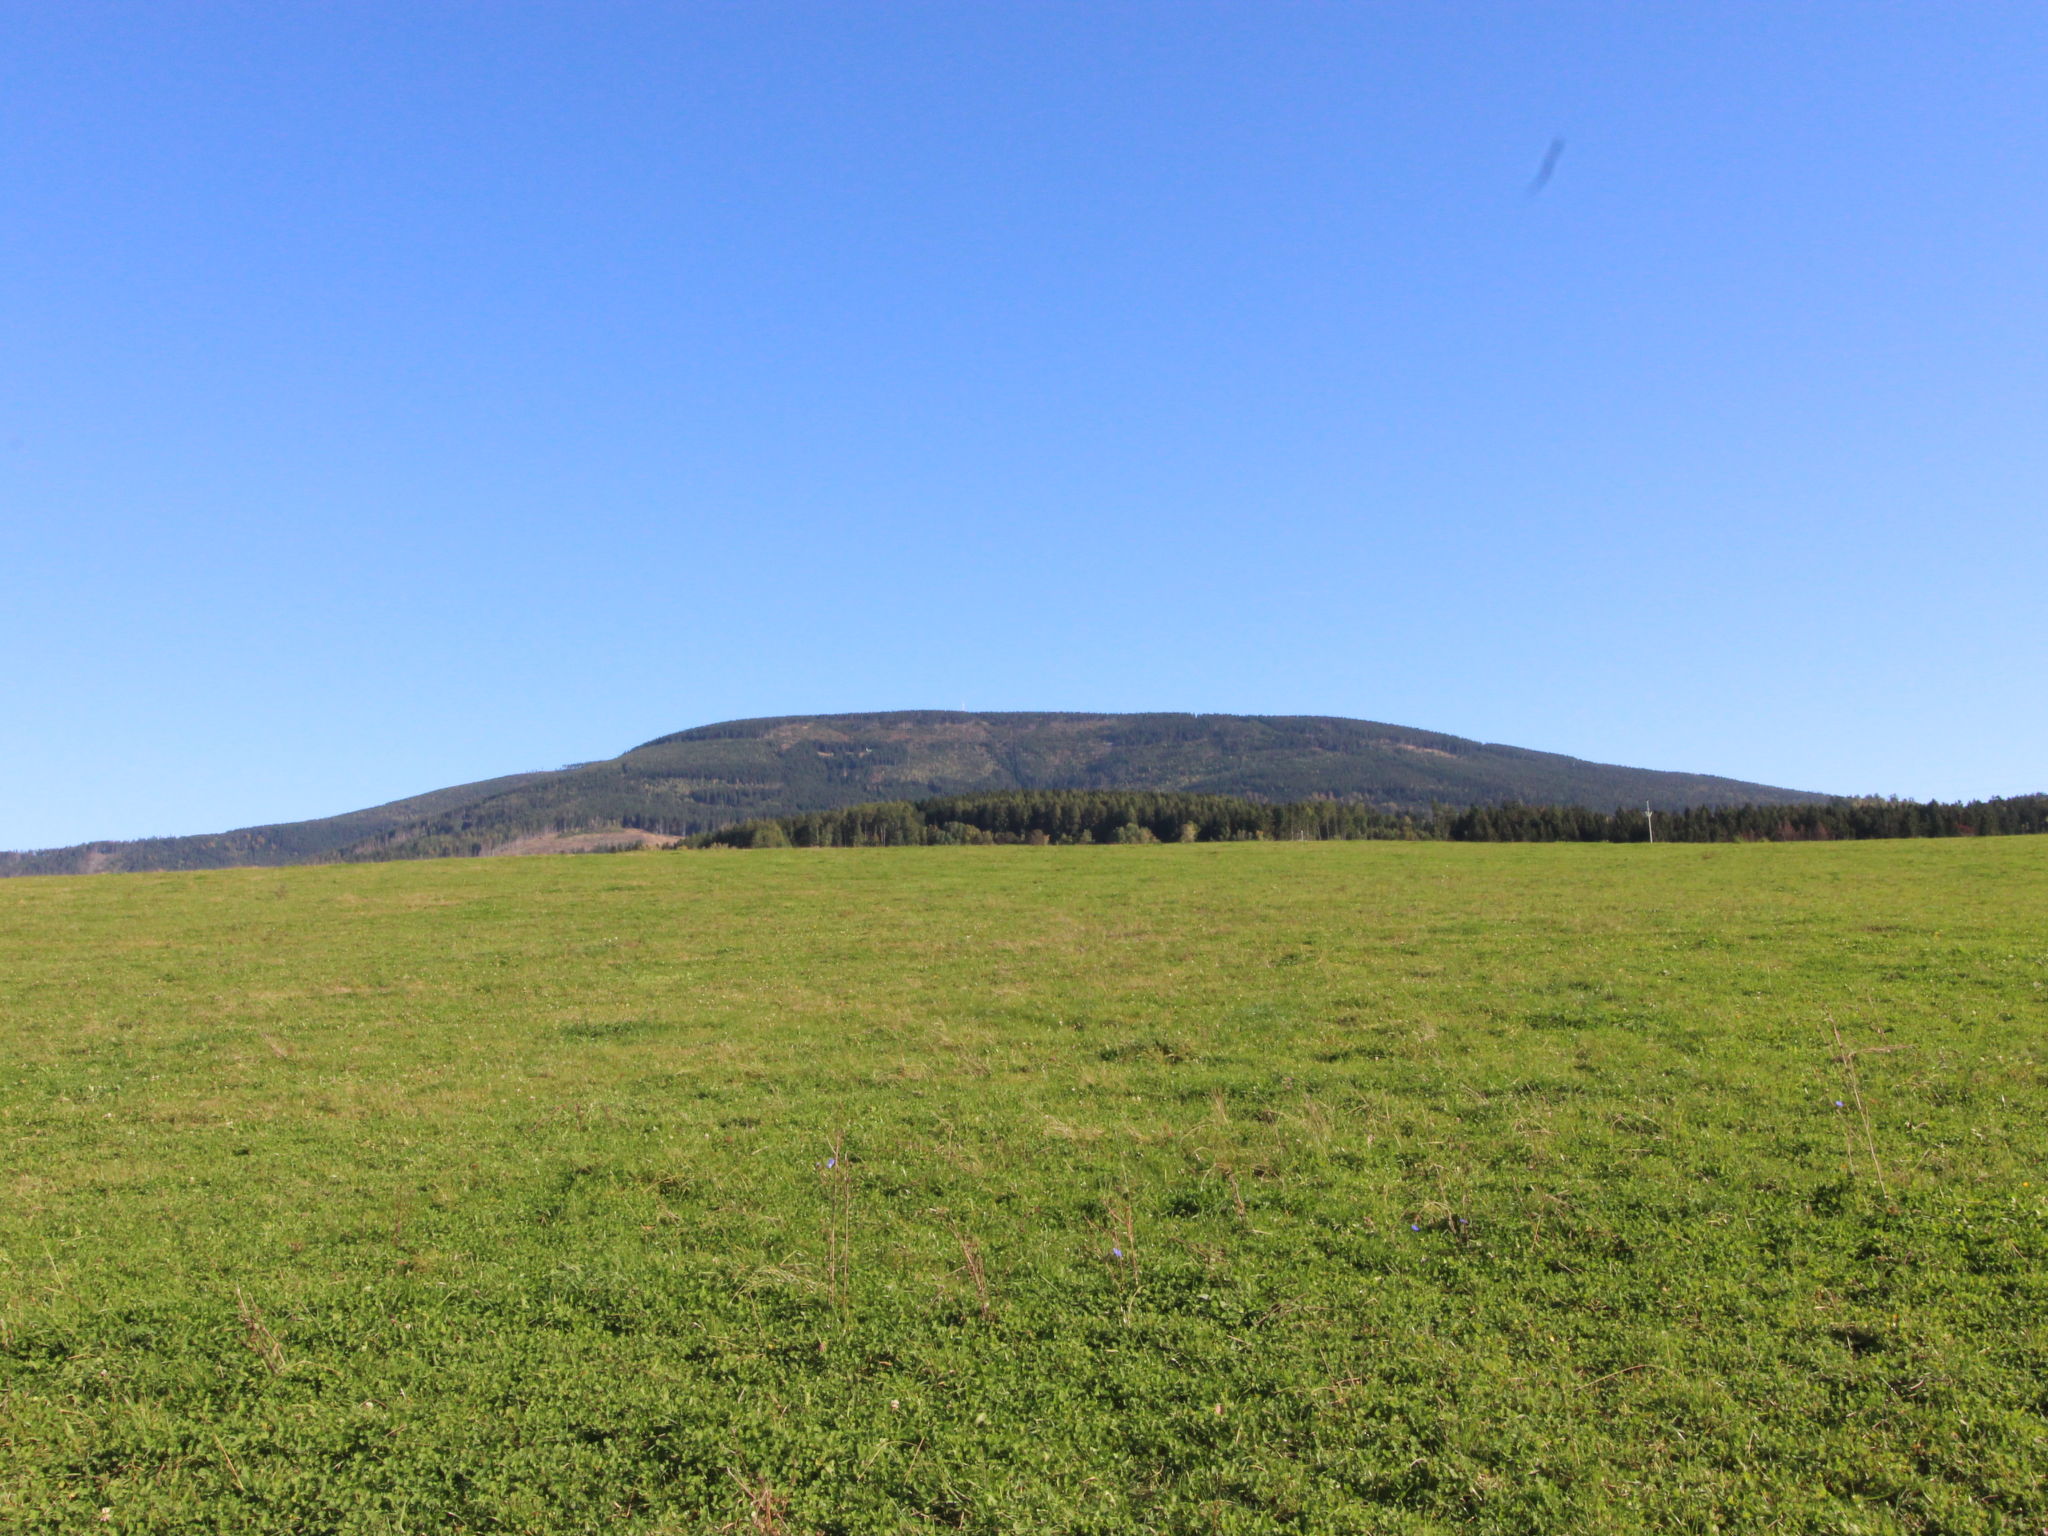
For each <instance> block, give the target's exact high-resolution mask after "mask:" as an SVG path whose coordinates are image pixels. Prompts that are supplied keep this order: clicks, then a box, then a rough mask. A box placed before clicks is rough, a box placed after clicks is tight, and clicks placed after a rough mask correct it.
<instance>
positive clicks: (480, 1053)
mask: <svg viewBox="0 0 2048 1536" xmlns="http://www.w3.org/2000/svg"><path fill="white" fill-rule="evenodd" d="M2044 981H2048V840H2044V839H2036V838H2005V839H1997V840H1984V841H1967V840H1957V841H1941V842H1900V843H1857V844H1832V845H1796V844H1787V845H1754V846H1747V845H1745V846H1671V847H1657V848H1643V847H1635V846H1605V845H1582V846H1540V845H1470V844H1466V845H1412V844H1398V843H1348V844H1238V845H1208V846H1191V847H1149V848H1148V847H1135V848H1050V849H1030V848H992V849H977V848H966V849H912V850H900V851H875V852H864V851H849V852H831V853H803V852H795V853H745V854H634V855H619V856H612V857H601V858H600V857H589V858H558V859H534V860H527V861H520V860H477V861H451V862H445V863H427V864H388V865H367V866H363V865H359V866H348V867H321V868H301V869H291V870H233V871H221V872H216V873H207V874H180V875H123V876H104V877H98V878H76V879H51V880H22V881H14V882H8V883H6V884H4V885H0V1146H4V1159H5V1162H4V1175H0V1176H4V1184H0V1188H4V1192H5V1203H4V1207H0V1529H7V1530H27V1531H61V1530H72V1529H87V1528H91V1529H107V1528H112V1529H129V1530H137V1531H151V1532H158V1531H162V1532H183V1531H193V1532H198V1531H209V1532H211V1531H264V1532H273V1531H275V1532H287V1531H307V1532H312V1531H321V1532H328V1531H332V1532H342V1531H348V1532H373V1531H374V1532H386V1531H416V1532H446V1531H533V1532H550V1531H595V1530H621V1531H678V1532H680V1531H712V1530H737V1531H770V1530H780V1531H786V1532H792V1533H793V1532H799V1531H819V1532H826V1531H843V1532H870V1531H874V1532H887V1531H922V1530H928V1529H931V1528H934V1527H937V1528H942V1529H949V1528H960V1529H966V1530H972V1531H982V1532H995V1531H1046V1532H1125V1531H1161V1532H1166V1531H1171V1532H1188V1533H1196V1532H1255V1531H1257V1532H1264V1531H1275V1530H1284V1531H1305V1532H1306V1531H1314V1532H1339V1531H1359V1532H1365V1531H1450V1530H1458V1531H1467V1530H1469V1531H1484V1532H1501V1533H1511V1532H1512V1533H1522V1532H1544V1531H1565V1530H1569V1531H1573V1532H1576V1533H1584V1532H1595V1531H1632V1530H1671V1531H1680V1530H1683V1531H1713V1530H1723V1531H1760V1530H1770V1529H1775V1530H1782V1531H1788V1532H1795V1531H1839V1532H1891V1531H1910V1532H1936V1531H1939V1532H1979V1531H1982V1532H1991V1531H2004V1532H2029V1533H2033V1532H2039V1531H2041V1530H2042V1529H2043V1528H2044V1526H2048V1494H2044V1492H2043V1483H2044V1480H2048V1200H2044V1189H2043V1180H2044V1173H2048V1168H2044V1164H2043V1153H2044V1150H2048V1079H2044V1074H2043V1065H2042V1063H2043V1052H2044V1046H2043V1028H2044V1025H2048V991H2044V985H2043V984H2044ZM1837 1031H1838V1032H1839V1035H1838V1034H1837ZM1837 1101H1840V1103H1839V1104H1838V1102H1837Z"/></svg>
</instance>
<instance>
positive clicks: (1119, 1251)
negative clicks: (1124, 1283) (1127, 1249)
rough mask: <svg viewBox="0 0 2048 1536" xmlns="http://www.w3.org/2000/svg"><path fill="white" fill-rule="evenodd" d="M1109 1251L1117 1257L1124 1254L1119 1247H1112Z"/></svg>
mask: <svg viewBox="0 0 2048 1536" xmlns="http://www.w3.org/2000/svg"><path fill="white" fill-rule="evenodd" d="M1109 1251H1110V1252H1111V1253H1113V1254H1115V1255H1116V1256H1117V1257H1118V1258H1122V1257H1123V1256H1124V1251H1123V1249H1121V1248H1112V1249H1110V1250H1109Z"/></svg>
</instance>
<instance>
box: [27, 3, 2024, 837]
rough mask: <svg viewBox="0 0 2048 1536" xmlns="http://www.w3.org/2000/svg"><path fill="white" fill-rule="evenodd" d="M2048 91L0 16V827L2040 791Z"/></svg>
mask: <svg viewBox="0 0 2048 1536" xmlns="http://www.w3.org/2000/svg"><path fill="white" fill-rule="evenodd" d="M2044 61H2048V7H2043V6H2041V5H2039V4H2025V5H2009V6H2000V5H1995V4H1983V3H1973V4H1970V5H1954V4H1948V3H1943V4H1938V5H1937V4H1928V5H1918V6H1913V5H1874V4H1868V3H1857V4H1847V5H1823V4H1800V5H1787V4H1781V3H1771V4H1761V5H1731V4H1719V3H1716V4H1708V3H1704V0H1702V3H1698V4H1690V5H1684V6H1675V5H1657V4H1646V3H1638V0H1629V3H1625V4H1621V3H1617V4H1613V5H1602V6H1574V5H1541V4H1514V5H1498V6H1489V5H1479V4H1472V5H1449V4H1445V5H1423V4H1403V5H1395V4H1354V5H1333V4H1283V3H1279V0H1257V3H1238V4H1197V3H1192V0H1171V3H1163V4H1158V5H1134V4H1114V3H1091V4H1085V5H1083V4H1047V3H1041V0H1032V3H1028V4H1002V3H992V0H989V3H976V0H968V3H959V0H945V3H924V4H918V3H909V4H906V3H896V0H891V3H887V4H884V3H882V0H873V3H868V4H859V5H854V4H845V5H822V6H820V5H804V4H766V5H755V4H716V5H713V4H698V5H684V4H665V5H640V4H624V3H619V4H605V3H592V0H578V3H575V4H561V5H551V4H550V5H542V4H516V3H502V4H452V3H423V0H405V3H402V4H401V3H393V4H361V3H323V4H312V3H281V4H280V3H267V0H266V3H256V0H249V3H240V4H231V3H226V0H221V3H208V4H192V3H185V0H146V3H136V4H120V5H110V4H102V3H94V0H67V3H65V4H62V5H52V4H48V3H46V0H31V3H23V0H5V3H0V593H4V598H0V656H4V659H5V666H4V671H0V720H4V722H5V723H4V738H0V748H4V750H0V847H27V846H43V845H50V844H56V843H62V842H69V841H75V840H80V839H84V838H88V837H96V836H135V835H142V834H150V833H176V832H197V831H210V830H218V829H221V828H225V827H228V826H232V825H243V824H249V823H255V822H262V821H269V820H278V819H287V818H297V817H304V816H315V815H323V814H328V813H332V812H338V811H342V810H347V809H352V808H355V807H358V806H362V805H367V804H371V803H374V802H377V801H381V800H386V799H390V798H393V797H396V796H399V795H403V794H407V793H412V792H417V791H421V790H425V789H429V788H434V787H438V786H441V785H445V784H450V783H456V782H461V781H464V780H468V779H475V778H481V777H486V776H489V775H493V774H498V773H504V772H510V771H514V770H518V769H524V768H535V767H554V766H558V765H560V764H562V763H564V762H568V761H573V760H578V759H588V758H596V757H604V756H610V755H611V754H613V753H615V752H618V751H620V750H622V749H624V748H626V747H628V746H631V745H633V744H635V743H636V742H639V741H642V740H645V739H646V738H649V737H652V736H655V735H658V734H661V733H663V732H667V731H671V730H676V729H680V728H682V727H685V726H689V725H695V724H701V723H705V722H708V721H713V720H719V719H725V718H730V717H734V716H744V715H769V714H786V713H798V712H810V711H837V710H862V709H883V708H901V707H948V708H950V707H972V708H978V709H1118V710H1121V709H1133V710H1135V709H1188V710H1225V711H1243V712H1261V713H1264V712H1272V713H1318V714H1342V715H1355V716H1363V717H1366V718H1371V719H1378V720H1387V721H1394V722H1398V723H1402V724H1409V725H1417V726H1425V727H1429V728H1433V729H1439V730H1446V731H1454V732H1458V733H1460V734H1464V735H1469V736H1476V737H1480V738H1483V739H1485V740H1490V741H1503V742H1512V743H1515V744H1517V745H1523V746H1532V747H1541V748H1546V749H1551V750H1556V751H1565V752H1571V753H1575V754H1577V755H1580V756H1584V757H1592V758H1598V759H1603V760H1609V761H1618V762H1625V763H1632V764H1641V765H1645V766H1651V767H1660V768H1680V769H1694V770H1705V771H1713V772H1721V773H1729V774H1735V775H1739V776H1742V777H1746V778H1755V779H1762V780H1765V781H1769V782H1774V783H1781V784H1788V785H1793V786H1798V787H1802V788H1816V789H1824V790H1839V791H1846V792H1862V791H1880V792H1896V793H1901V794H1909V795H1914V796H1928V795H1940V796H1943V797H1950V798H1952V797H1957V796H1975V795H1989V794H1997V793H2015V792H2024V791H2030V790H2038V789H2044V788H2048V723H2044V721H2048V711H2044V709H2043V703H2042V696H2041V689H2042V679H2043V676H2044V672H2048V667H2044V662H2048V655H2044V652H2048V644H2044V642H2048V597H2044V575H2048V254H2044V253H2048V114H2044V111H2043V102H2044V96H2043V90H2042V81H2043V78H2044V77H2043V68H2044ZM1553 138H1562V139H1564V140H1565V141H1566V147H1565V149H1564V152H1563V154H1562V156H1561V157H1560V158H1559V160H1558V162H1557V165H1556V169H1555V175H1554V176H1553V177H1552V179H1551V180H1550V182H1549V184H1548V185H1547V186H1545V187H1543V188H1542V189H1541V190H1540V191H1537V192H1534V193H1532V192H1531V191H1530V190H1529V188H1530V183H1531V180H1532V178H1533V177H1534V176H1535V174H1536V172H1537V169H1538V166H1539V164H1540V163H1541V162H1542V160H1543V158H1544V155H1545V151H1546V148H1547V147H1548V146H1549V145H1550V143H1551V141H1552V140H1553Z"/></svg>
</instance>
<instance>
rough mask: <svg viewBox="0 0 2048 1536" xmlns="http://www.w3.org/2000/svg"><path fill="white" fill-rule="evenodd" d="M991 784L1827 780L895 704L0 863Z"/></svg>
mask: <svg viewBox="0 0 2048 1536" xmlns="http://www.w3.org/2000/svg"><path fill="white" fill-rule="evenodd" d="M997 789H1155V790H1183V791H1188V792H1192V793H1202V794H1227V795H1246V796H1250V797H1252V798H1254V799H1265V800H1303V799H1311V798H1315V797H1319V796H1328V797H1334V798H1339V799H1346V800H1357V801H1362V802H1365V803H1368V804H1371V805H1374V806H1378V807H1380V808H1382V809H1385V810H1395V811H1421V810H1426V809H1427V808H1428V807H1429V806H1430V805H1431V804H1432V803H1433V802H1438V803H1444V804H1450V805H1461V806H1462V805H1481V804H1489V803H1494V802H1498V801H1502V800H1524V801H1530V802H1538V803H1544V804H1559V805H1585V806H1592V807H1595V808H1597V809H1602V810H1611V809H1613V808H1614V807H1615V806H1617V805H1639V804H1641V803H1643V802H1644V801H1649V802H1650V803H1651V804H1653V805H1655V806H1656V807H1657V808H1658V809H1659V810H1677V809H1680V808H1682V807H1684V806H1688V805H1738V804H1747V803H1756V802H1773V803H1796V802H1805V801H1811V800H1819V799H1823V798H1825V797H1824V796H1820V795H1815V794H1811V793H1807V792H1803V791H1799V790H1790V789H1778V788H1774V787H1772V786H1770V785H1766V784H1750V783H1744V782H1742V781H1740V780H1736V779H1725V778H1716V777H1714V776H1711V775H1707V774H1689V773H1663V772H1657V771H1653V770H1650V769H1644V768H1623V767H1617V766H1614V765H1612V764H1607V763H1589V762H1585V761H1583V760H1581V759H1579V758H1575V757H1565V756H1562V755H1560V754H1557V753H1554V752H1532V751H1529V750H1527V749H1525V748H1521V747H1506V746H1497V745H1492V744H1489V743H1482V742H1477V741H1468V740H1465V739H1464V738H1463V737H1458V736H1446V735H1442V734H1440V733H1437V732H1433V731H1419V730H1411V729H1408V728H1406V727H1403V726H1395V725H1380V724H1377V723H1375V722H1372V721H1367V720H1346V719H1340V718H1335V717H1330V716H1319V715H1181V714H1145V715H1105V714H970V713H963V712H956V711H950V710H906V711H900V712H891V713H884V714H861V715H797V716H786V717H781V718H776V719H764V720H733V721H727V722H725V723H723V724H719V725H706V726H699V727H697V728H696V729H694V730H688V731H678V732H676V733H675V734H674V735H672V736H662V737H658V738H656V739H655V740H653V741H650V742H647V743H646V744H645V745H643V746H639V747H635V748H634V749H633V750H632V751H630V752H627V753H624V754H622V755H621V756H619V757H616V758H611V759H609V760H607V761H604V762H595V763H583V764H579V765H578V766H576V767H574V768H564V769H561V770H558V771H556V772H552V773H522V774H512V775H509V776H507V777H505V778H499V779H486V780H484V781H482V782H480V783H476V784H466V785H461V786H458V787H456V788H452V789H444V790H438V791H435V792H433V793H431V794H426V795H418V796H414V797H413V798H411V799H406V800H397V801H393V802H392V803H391V804H389V805H382V806H376V807H374V808H372V809H370V810H365V811H355V812H351V813H350V814H348V815H345V816H335V817H328V818H325V819H322V820H318V821H301V822H288V823H285V824H282V825H279V826H268V827H246V828H243V829H241V830H239V831H235V832H225V833H218V834H214V835H211V836H203V837H175V838H148V839H143V840H140V841H136V842H126V843H86V844H82V845H80V846H78V847H75V848H60V849H51V850H46V851H43V852H39V853H25V854H22V853H17V854H0V874H16V875H21V874H76V873H90V872H93V871H97V870H140V869H207V868H218V867H223V866H229V865H250V864H256V865H263V864H308V863H319V862H324V861H328V860H340V859H388V858H432V857H439V856H449V855H470V854H476V853H482V852H486V851H488V850H490V849H492V848H495V847H499V846H502V845H504V844H508V843H511V842H513V841H514V840H515V839H534V838H537V837H540V838H544V837H545V835H546V834H549V833H584V832H595V831H603V830H606V829H610V828H637V829H642V830H645V831H651V832H657V833H661V834H664V835H669V836H682V835H686V834H690V833H695V832H708V831H711V830H713V829H715V828H717V827H721V826H725V825H728V824H730V823H732V822H736V821H743V820H746V819H748V818H750V817H761V816H781V815H788V814H791V813H793V812H798V811H809V810H827V809H830V808H832V807H835V806H841V805H855V804H859V803H860V802H862V801H869V800H892V799H914V798H920V797H923V796H927V795H940V794H954V793H965V792H969V791H977V790H997Z"/></svg>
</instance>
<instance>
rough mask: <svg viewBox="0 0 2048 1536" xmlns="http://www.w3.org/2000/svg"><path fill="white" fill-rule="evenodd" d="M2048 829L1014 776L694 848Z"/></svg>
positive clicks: (1971, 806) (2044, 826) (2002, 808)
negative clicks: (1076, 782) (1085, 785)
mask: <svg viewBox="0 0 2048 1536" xmlns="http://www.w3.org/2000/svg"><path fill="white" fill-rule="evenodd" d="M2030 832H2031V833H2037V832H2048V795H2016V796H2013V797H2011V798H2008V799H1997V800H1972V801H1968V802H1959V803H1956V804H1945V803H1943V802H1941V801H1938V800H1928V801H1913V800H1895V799H1842V800H1831V801H1827V802H1824V803H1819V804H1810V805H1728V806H1691V807H1688V808H1686V809H1683V810H1676V811H1657V812H1654V813H1650V812H1646V811H1643V810H1635V809H1630V808H1627V807H1622V808H1619V809H1617V810H1615V811H1612V812H1606V811H1596V810H1592V809H1589V808H1587V807H1584V806H1575V805H1524V804H1521V803H1519V802H1515V801H1508V802H1506V803H1503V804H1500V805H1481V806H1468V807H1462V808H1460V807H1452V806H1437V807H1435V808H1434V809H1433V810H1431V811H1430V812H1429V813H1428V814H1427V815H1421V816H1415V815H1408V814H1404V813H1399V812H1393V811H1386V810H1380V809H1377V808H1375V807H1373V806H1370V805H1365V804H1362V803H1357V802H1351V801H1339V800H1296V801H1288V802H1285V803H1268V802H1264V801H1257V800H1246V799H1242V798H1239V797H1237V796H1233V795H1190V794H1158V793H1143V792H1138V791H1129V790H1115V791H1110V790H1086V789H1075V790H1011V791H1004V792H1000V793H992V794H982V795H942V796H938V797H936V798H933V799H929V800H917V801H910V800H891V801H884V802H879V803H876V804H871V805H854V806H846V807H842V808H840V809H838V810H829V811H806V812H803V813H801V814H799V815H794V816H777V817H772V818H764V819H760V820H755V821H745V822H741V823H739V824H737V825H735V826H729V827H722V828H720V829H718V830H716V831H712V832H706V833H701V834H699V835H697V836H695V837H692V838H690V839H689V840H688V842H687V843H686V844H685V845H684V846H687V847H692V848H792V847H793V848H898V847H929V846H933V845H938V844H957V843H1063V844H1073V843H1228V842H1253V841H1272V842H1290V841H1301V842H1310V841H1313V842H1326V841H1334V840H1344V841H1355V840H1360V839H1368V838H1373V839H1398V840H1408V841H1425V840H1426V841H1437V842H1454V843H1642V842H1650V841H1656V842H1674V843H1732V842H1774V843H1777V842H1827V841H1833V840H1837V839H1858V838H1889V837H1997V836H2004V835H2008V834H2014V833H2030Z"/></svg>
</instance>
